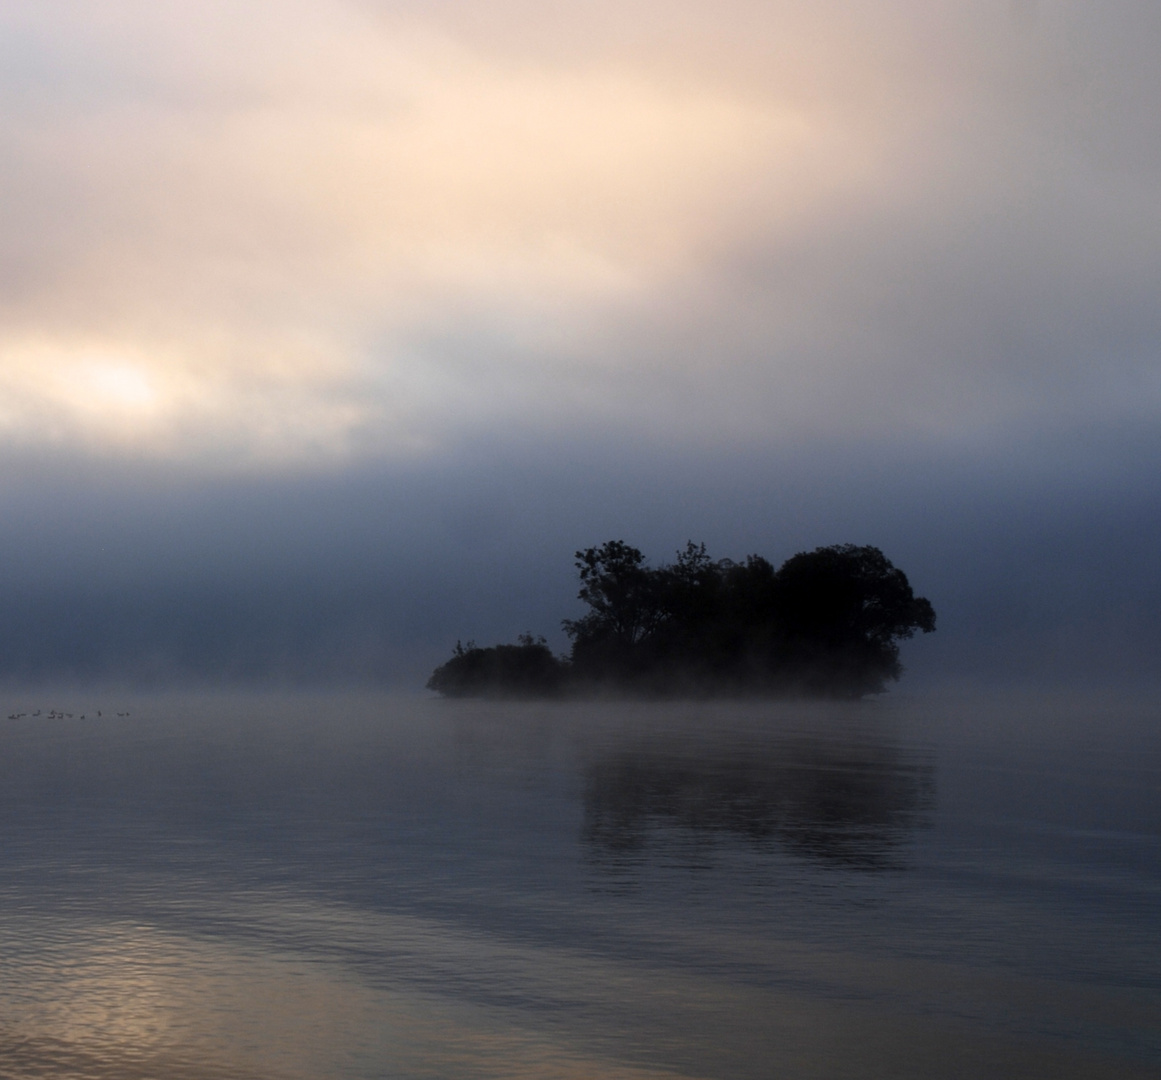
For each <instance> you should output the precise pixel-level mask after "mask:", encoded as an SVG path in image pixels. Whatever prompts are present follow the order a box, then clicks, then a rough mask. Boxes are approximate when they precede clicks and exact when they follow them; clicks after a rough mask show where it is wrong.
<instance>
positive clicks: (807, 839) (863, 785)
mask: <svg viewBox="0 0 1161 1080" xmlns="http://www.w3.org/2000/svg"><path fill="white" fill-rule="evenodd" d="M933 795H934V768H933V766H932V765H931V764H930V762H929V761H927V760H926V759H922V758H920V759H917V758H916V757H915V756H914V755H910V756H908V755H905V754H904V753H903V752H902V751H901V750H900V749H899V748H897V747H893V746H890V745H882V744H875V745H865V744H859V745H844V744H841V743H836V742H830V741H826V740H823V739H810V738H806V737H800V738H797V739H793V740H788V741H785V742H778V743H777V744H775V745H767V746H763V747H750V748H738V747H732V748H731V749H730V750H729V751H724V752H722V753H714V752H713V749H712V748H709V747H700V748H697V747H690V746H682V747H680V748H677V749H672V748H667V747H665V746H664V745H660V744H658V745H653V746H639V747H637V748H636V749H633V750H623V751H620V752H617V753H614V754H609V755H607V756H605V757H602V758H600V759H598V760H596V761H594V762H593V763H592V764H591V765H590V766H589V768H588V769H587V770H586V774H585V793H584V802H585V823H584V841H585V843H586V845H587V846H588V847H589V850H590V853H591V854H592V855H594V856H595V857H596V858H597V860H598V861H602V862H606V863H620V862H623V861H624V860H626V859H627V858H633V857H634V856H636V857H638V858H640V857H643V856H644V855H645V854H646V853H647V850H648V848H649V846H650V844H651V843H655V842H657V841H659V840H662V839H663V838H664V837H665V835H666V834H667V833H668V834H669V836H670V837H673V836H674V834H675V833H676V834H679V835H684V836H685V837H686V838H689V837H701V838H706V839H712V838H714V837H720V838H723V839H724V838H727V837H737V838H741V839H744V840H748V841H750V842H753V843H756V844H758V845H767V844H777V845H779V846H781V847H783V848H786V849H789V850H791V851H792V852H794V853H795V854H797V855H802V856H806V857H808V858H812V859H817V860H821V861H824V862H829V863H834V864H842V865H847V866H854V867H861V868H864V869H879V868H884V867H887V866H890V865H892V864H893V863H894V861H895V857H896V854H897V850H898V848H899V846H900V845H901V844H902V843H903V842H904V841H905V840H906V839H907V837H908V835H909V834H910V833H911V832H912V831H913V830H914V829H915V828H917V827H918V826H920V825H921V824H922V823H923V822H924V819H925V817H926V815H927V812H928V811H929V809H930V807H931V803H932V799H933Z"/></svg>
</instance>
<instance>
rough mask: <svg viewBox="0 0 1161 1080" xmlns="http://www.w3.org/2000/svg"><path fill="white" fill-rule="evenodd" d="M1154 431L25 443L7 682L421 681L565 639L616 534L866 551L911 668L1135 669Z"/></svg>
mask: <svg viewBox="0 0 1161 1080" xmlns="http://www.w3.org/2000/svg"><path fill="white" fill-rule="evenodd" d="M1159 443H1161V440H1159V439H1158V437H1157V435H1156V433H1155V432H1153V431H1152V430H1150V429H1148V428H1147V427H1145V426H1142V428H1141V430H1139V431H1133V430H1129V429H1126V428H1125V427H1124V426H1121V427H1119V428H1118V429H1117V430H1115V431H1113V430H1104V431H1102V430H1095V429H1094V430H1091V431H1087V432H1086V431H1084V430H1079V429H1078V428H1076V427H1075V426H1074V427H1071V428H1070V429H1069V431H1068V432H1067V433H1066V434H1062V435H1061V436H1060V437H1059V438H1053V437H1049V436H1046V435H1044V434H1043V433H1041V434H1040V435H1038V436H1036V437H1032V436H1029V437H1028V439H1027V440H1026V441H1021V439H1020V438H1018V437H1007V438H1005V439H996V440H995V441H994V442H993V443H992V445H990V446H987V447H980V446H977V447H976V448H974V449H965V448H963V447H959V448H957V449H956V450H955V452H952V451H950V450H949V449H948V447H947V446H946V444H943V445H936V444H934V443H933V444H932V445H931V446H917V445H914V444H909V445H907V446H902V445H888V444H883V443H879V444H875V445H871V444H866V443H861V444H857V445H854V444H852V445H842V444H840V443H838V442H836V441H835V440H831V441H829V442H827V443H825V444H822V443H820V444H818V445H814V446H811V445H804V444H797V445H795V446H794V447H786V448H783V449H781V450H780V449H777V448H773V449H772V448H769V447H767V448H765V449H763V450H761V451H757V450H755V451H752V452H746V451H732V452H728V453H727V452H721V451H719V452H716V453H708V452H698V451H696V450H689V449H687V450H683V451H681V452H677V451H672V452H668V453H666V452H662V451H661V450H659V449H657V448H656V446H655V445H654V446H653V447H652V449H644V448H642V447H640V446H632V445H628V444H627V443H625V442H624V441H622V442H621V443H619V444H616V445H613V444H612V443H610V444H607V445H606V446H605V447H604V448H603V449H597V448H596V447H597V445H598V444H597V443H596V442H595V441H594V440H592V439H587V440H584V441H578V442H576V443H573V444H564V445H562V444H556V445H553V446H551V447H550V446H547V445H545V444H543V443H537V444H536V445H516V444H514V443H509V444H506V445H501V444H499V443H492V444H489V445H483V444H480V445H476V446H473V447H467V448H461V449H460V450H459V451H458V452H457V453H456V454H455V455H449V456H447V457H445V458H443V459H442V460H438V461H436V460H430V459H429V460H427V461H425V462H424V463H422V464H412V465H409V466H399V465H396V466H392V467H390V468H387V467H384V466H377V467H374V468H370V467H368V468H366V469H363V470H357V469H356V470H347V471H344V472H341V473H330V474H316V475H314V476H312V477H307V478H304V477H301V476H298V477H293V478H290V477H284V478H270V477H264V478H254V477H249V478H232V479H221V478H219V479H216V480H211V479H207V478H206V477H205V476H200V477H195V476H192V475H190V476H178V475H175V474H173V473H172V472H164V471H159V470H155V471H149V470H144V469H136V470H134V469H124V468H110V467H108V466H105V467H99V466H98V465H96V464H93V463H91V462H90V463H88V464H85V465H79V466H78V465H75V464H68V463H61V462H49V461H43V460H42V461H40V462H31V461H24V462H21V463H19V465H20V467H19V468H13V469H10V471H9V477H8V481H7V483H6V485H5V487H4V489H3V492H2V495H0V498H2V502H3V507H4V514H3V519H2V524H0V614H2V619H0V676H2V677H3V678H4V680H5V681H7V682H9V683H10V684H26V683H45V682H62V681H67V682H92V681H106V680H108V681H117V682H124V681H128V682H133V683H143V684H164V683H169V682H174V683H187V684H188V683H202V682H237V681H242V682H259V683H261V682H277V683H288V682H289V683H303V684H309V683H334V682H362V681H371V682H376V683H382V684H387V685H391V686H396V687H400V688H411V689H418V688H419V687H421V686H422V684H423V680H424V679H425V678H426V676H427V674H428V673H429V672H430V670H431V669H432V668H433V667H434V666H435V665H436V664H437V663H440V662H442V661H443V660H444V659H446V658H447V656H448V654H449V652H450V649H451V647H452V645H453V644H454V643H455V641H456V639H457V638H462V639H464V640H465V641H466V640H468V639H475V640H476V641H478V642H479V643H481V644H486V643H495V642H498V641H511V640H513V639H514V638H515V636H516V634H518V633H520V632H521V631H524V630H531V631H533V632H543V633H545V634H547V635H548V637H549V640H550V643H551V644H553V645H554V646H555V647H557V648H563V647H564V645H565V641H564V638H563V635H562V634H561V632H560V619H561V618H563V617H568V616H575V615H576V614H578V612H579V608H580V605H579V604H578V602H577V601H576V600H575V592H576V582H575V574H574V570H573V566H572V553H573V551H574V550H575V549H576V548H578V547H581V546H586V545H590V544H595V543H599V542H601V541H603V540H605V539H610V538H623V539H626V540H628V541H630V542H631V543H634V544H636V545H637V546H639V547H641V548H642V549H643V550H645V551H646V553H647V554H649V555H650V556H651V558H652V559H654V560H655V561H668V560H669V559H670V558H671V557H672V555H673V553H674V551H675V549H676V548H678V547H679V546H682V545H683V544H684V543H685V541H686V540H687V539H694V540H704V541H705V542H706V544H707V545H708V547H709V551H710V554H711V555H713V556H715V557H723V556H730V557H735V558H738V557H742V556H744V555H746V554H748V553H751V552H758V553H761V554H764V555H766V556H767V557H769V558H770V559H771V560H772V561H775V562H779V561H781V560H782V559H784V558H786V557H788V556H789V555H791V554H793V553H795V552H796V551H800V550H805V549H810V548H813V547H815V546H819V545H822V544H829V543H839V542H852V543H856V544H873V545H877V546H879V547H881V548H882V549H883V550H884V552H885V553H886V554H887V555H888V556H889V557H890V558H891V559H892V560H893V561H894V562H895V563H896V564H897V565H898V566H900V567H901V568H903V569H904V570H905V571H906V572H907V573H908V575H909V577H910V578H911V581H912V584H913V585H914V587H915V589H916V591H917V592H918V593H920V594H922V595H925V596H928V597H929V598H930V599H931V600H932V602H933V604H934V605H935V607H936V610H937V612H938V614H939V631H938V633H936V634H935V635H932V636H930V637H925V638H922V639H917V640H915V641H912V642H909V643H907V644H906V645H905V647H904V653H903V660H904V664H905V666H906V667H907V669H908V675H906V676H905V682H904V685H905V686H913V687H920V686H924V685H930V684H932V683H938V682H942V681H947V680H962V679H968V680H977V679H982V680H999V681H1004V682H1010V681H1022V680H1053V681H1056V680H1070V679H1082V680H1096V681H1102V682H1105V681H1110V680H1118V681H1125V680H1130V681H1133V680H1142V679H1147V678H1149V677H1151V675H1152V673H1153V669H1154V668H1155V667H1156V664H1155V657H1156V655H1157V652H1158V648H1159V647H1161V615H1159V614H1158V612H1159V610H1161V569H1159V567H1158V562H1157V559H1156V551H1157V538H1158V535H1159V530H1161V483H1159V482H1158V479H1157V475H1158V474H1157V472H1156V470H1155V469H1154V468H1153V467H1152V466H1153V463H1154V462H1156V461H1157V460H1158V456H1159V454H1158V451H1159V450H1161V445H1159Z"/></svg>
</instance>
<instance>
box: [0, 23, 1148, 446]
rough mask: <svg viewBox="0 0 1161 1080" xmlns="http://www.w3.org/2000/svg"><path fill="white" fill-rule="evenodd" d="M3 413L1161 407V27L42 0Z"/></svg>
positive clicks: (16, 188)
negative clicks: (1158, 47)
mask: <svg viewBox="0 0 1161 1080" xmlns="http://www.w3.org/2000/svg"><path fill="white" fill-rule="evenodd" d="M0 32H2V34H3V38H4V40H5V41H6V42H7V43H8V44H7V54H8V56H7V60H8V61H10V62H6V63H5V65H4V71H5V74H4V75H3V76H2V77H0V100H3V102H4V110H3V116H4V119H3V121H0V161H2V162H3V165H4V168H3V175H4V176H5V177H6V179H5V180H4V181H3V185H2V186H3V196H4V197H3V200H2V202H0V206H2V207H3V209H2V210H0V217H2V224H3V228H2V230H0V235H3V237H4V240H3V241H2V243H0V313H2V316H3V324H2V327H0V395H2V403H3V404H2V407H0V438H3V439H5V440H7V442H8V443H9V445H10V446H24V447H29V446H31V447H37V446H46V445H47V446H54V447H58V448H65V449H67V450H70V451H72V452H77V453H81V454H96V455H98V456H107V455H109V454H114V455H120V456H126V455H127V456H130V457H146V458H161V459H164V460H175V461H183V462H193V463H198V462H201V463H210V464H215V465H229V466H235V465H238V464H243V465H253V464H257V465H259V466H271V465H279V466H285V465H287V464H289V465H290V466H293V467H297V466H302V465H304V464H311V463H317V462H319V461H329V462H333V461H343V460H349V459H351V458H366V457H372V458H374V457H387V458H392V457H400V456H414V455H417V454H418V455H423V454H429V453H433V452H436V451H438V450H439V449H440V448H446V447H447V446H449V445H452V444H454V443H456V442H457V440H459V441H462V440H465V439H470V438H473V437H476V436H479V435H480V434H481V433H484V432H489V431H492V432H509V431H514V430H521V431H528V432H533V433H536V432H539V433H541V435H542V436H543V437H547V438H551V437H552V435H553V433H554V432H558V431H560V429H561V428H562V427H566V428H569V429H570V430H573V431H574V432H584V431H588V432H590V433H591V434H592V435H593V436H594V437H604V434H605V433H608V432H610V431H616V432H621V433H625V432H636V433H638V434H640V435H643V436H644V437H647V438H651V439H654V440H657V441H659V442H661V443H665V442H684V443H689V442H691V441H692V442H701V443H706V444H714V445H721V444H725V445H731V446H736V445H739V444H755V443H757V444H763V443H770V442H778V441H785V440H792V441H793V440H796V439H817V438H819V437H825V436H826V435H827V434H828V433H850V432H851V431H852V430H854V431H859V432H862V433H864V434H868V435H875V434H881V433H884V432H894V433H897V434H899V435H900V436H901V437H909V436H910V435H917V436H922V437H923V438H929V437H932V436H933V435H935V436H938V437H941V438H947V439H952V440H956V439H959V440H968V441H971V440H981V439H983V440H987V439H990V438H993V437H995V433H996V432H997V430H1007V429H1013V428H1026V427H1027V426H1029V425H1032V426H1036V425H1040V424H1049V425H1059V424H1060V423H1061V422H1062V421H1067V418H1068V417H1069V416H1073V415H1077V416H1086V417H1089V418H1091V417H1092V416H1093V415H1094V414H1099V415H1101V416H1105V417H1108V418H1110V422H1112V421H1115V420H1116V419H1117V418H1118V417H1122V416H1124V417H1129V418H1134V419H1141V418H1145V419H1149V418H1153V417H1155V416H1156V414H1157V411H1158V407H1159V405H1161V385H1159V378H1158V376H1157V374H1156V372H1157V365H1156V362H1155V361H1156V355H1157V348H1158V345H1159V343H1161V322H1159V317H1158V315H1157V314H1156V304H1155V295H1156V288H1157V285H1158V283H1159V279H1161V265H1159V263H1158V256H1157V254H1156V252H1157V251H1159V250H1161V245H1159V243H1158V241H1161V235H1159V231H1161V221H1159V220H1158V219H1157V215H1156V213H1155V210H1154V207H1155V206H1156V205H1158V196H1159V195H1161V192H1159V191H1158V183H1159V175H1161V174H1159V173H1158V170H1157V166H1158V164H1159V163H1161V140H1159V139H1158V138H1156V137H1155V136H1154V135H1153V134H1152V131H1153V125H1152V123H1151V121H1150V120H1149V115H1150V114H1149V111H1148V110H1149V109H1150V108H1151V104H1150V103H1151V102H1154V101H1155V100H1156V98H1157V94H1158V92H1159V91H1161V86H1158V85H1157V82H1158V78H1159V77H1158V76H1157V75H1156V73H1155V70H1154V69H1155V64H1154V63H1153V59H1152V58H1153V56H1154V55H1155V54H1154V50H1153V48H1152V45H1155V44H1156V43H1157V42H1158V40H1159V39H1161V26H1159V25H1158V19H1157V17H1156V16H1155V15H1153V14H1151V12H1150V11H1149V10H1148V9H1147V8H1146V7H1145V6H1143V5H1140V4H1137V3H1130V2H1127V0H1126V2H1118V3H1113V4H1111V5H1110V6H1109V7H1107V8H1102V14H1101V18H1100V19H1099V20H1098V19H1096V18H1095V17H1093V16H1092V15H1091V14H1090V13H1089V12H1088V11H1087V10H1086V9H1085V8H1084V6H1083V5H1081V4H1079V3H1073V2H1069V0H1059V2H1056V3H1042V4H1039V5H1037V6H1035V11H1033V10H1032V7H1031V6H1029V5H1024V6H1023V7H1021V8H1020V9H1019V10H1016V9H1014V8H1012V7H1011V6H1010V5H1007V4H1005V3H1001V2H1000V0H996V2H995V3H994V4H978V5H977V4H973V5H968V4H964V3H951V2H944V3H937V4H930V3H928V4H923V5H920V4H917V3H911V2H897V3H886V2H885V3H883V4H880V5H874V6H872V7H868V6H867V5H856V4H843V3H840V4H836V5H827V6H826V8H825V10H821V9H814V8H811V9H809V10H807V9H805V8H804V7H803V6H802V5H800V4H796V3H791V2H789V0H784V2H776V3H764V4H755V3H747V2H741V0H737V2H734V3H729V4H726V5H725V6H723V7H721V8H720V9H719V8H715V9H714V13H713V17H712V18H711V17H710V15H709V13H708V9H707V8H706V6H705V5H702V4H695V3H692V2H689V3H685V2H675V3H673V4H671V5H666V6H665V8H664V9H662V8H660V7H659V6H657V5H654V4H650V3H644V2H641V3H635V4H629V5H618V6H616V7H614V6H612V5H606V4H603V3H596V4H591V5H585V6H584V8H583V10H577V9H576V8H575V5H574V6H570V7H564V6H559V5H535V6H533V5H529V4H525V3H518V2H516V0H508V2H504V3H496V4H490V5H486V6H485V5H481V4H456V5H450V4H442V5H441V4H429V5H422V6H420V5H409V4H403V3H397V4H391V5H387V4H373V3H365V4H353V3H352V4H341V3H333V2H330V3H324V2H322V0H293V2H290V3H279V4H277V5H275V4H273V3H270V2H267V0H260V2H257V3H253V4H247V5H246V6H245V8H244V9H238V8H237V6H236V5H226V4H224V3H215V2H207V3H200V4H197V5H193V4H185V3H179V4H170V5H146V4H144V3H143V2H139V0H122V2H117V3H111V4H106V5H100V6H97V7H94V6H92V5H82V4H74V3H64V2H61V3H48V4H35V5H33V4H31V3H27V4H25V3H16V4H10V5H6V7H5V12H4V14H3V15H2V16H0Z"/></svg>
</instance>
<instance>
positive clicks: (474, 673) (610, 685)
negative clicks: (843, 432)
mask: <svg viewBox="0 0 1161 1080" xmlns="http://www.w3.org/2000/svg"><path fill="white" fill-rule="evenodd" d="M576 568H577V572H578V574H579V577H580V583H581V587H580V591H579V592H578V593H577V597H578V599H580V600H582V601H583V602H584V603H585V604H586V605H588V609H589V610H588V611H587V612H586V613H585V614H584V615H582V616H581V617H580V618H579V619H566V620H564V623H563V625H564V629H565V632H566V633H567V634H568V636H569V638H570V639H571V641H572V649H571V653H570V655H569V657H568V659H567V660H558V659H556V658H555V657H553V656H552V654H551V653H550V652H549V650H548V648H547V645H546V644H545V642H544V639H543V638H540V639H538V640H533V639H532V638H531V637H530V636H529V635H524V636H523V637H521V638H520V639H519V644H517V645H498V646H494V647H492V648H490V649H479V648H476V647H475V646H474V645H471V644H469V646H468V648H467V649H464V648H463V647H462V646H459V645H457V646H456V653H455V655H454V656H453V657H452V659H451V660H449V661H448V663H447V664H444V665H443V666H442V667H440V668H437V669H436V671H435V673H434V674H433V675H432V677H431V680H430V681H429V682H428V687H429V688H430V689H433V690H437V691H439V692H440V693H442V694H444V695H445V696H468V695H481V694H494V695H520V696H545V695H548V694H554V693H559V692H562V691H565V690H571V691H573V692H593V691H596V690H605V691H608V690H611V691H615V692H623V693H634V694H654V695H656V694H661V695H677V694H694V695H704V694H754V693H759V694H768V695H806V696H814V697H819V696H825V697H851V698H857V697H862V696H863V695H865V694H869V693H881V692H882V691H883V690H884V689H885V686H886V684H887V683H888V682H890V681H893V680H896V679H898V678H899V677H900V675H901V674H902V670H903V669H902V665H901V664H900V662H899V642H900V641H902V640H905V639H907V638H910V637H912V636H913V635H914V634H915V632H916V631H922V632H924V633H930V632H931V631H933V630H934V629H935V611H934V609H933V608H932V606H931V604H930V602H929V601H927V600H926V599H924V598H923V597H917V596H915V594H914V592H913V591H912V589H911V585H910V583H909V582H908V580H907V576H906V575H905V574H904V573H903V571H902V570H899V569H898V568H897V567H895V566H894V565H892V563H891V562H890V561H889V560H888V559H887V557H886V556H885V555H884V554H883V553H882V552H881V551H880V550H879V549H878V548H875V547H859V546H856V545H854V544H839V545H834V546H831V547H822V548H817V549H815V550H814V551H810V552H800V553H799V554H797V555H795V556H793V557H792V558H790V559H788V560H787V561H786V562H785V563H784V564H783V565H782V567H781V568H780V569H778V570H775V569H774V567H773V565H772V564H771V563H770V562H768V561H767V560H766V559H764V558H762V557H761V556H758V555H751V556H749V557H748V558H747V559H746V560H745V561H744V562H741V563H735V562H733V561H731V560H729V559H722V560H720V561H717V562H715V561H713V560H712V559H710V557H709V556H708V555H707V554H706V549H705V545H704V544H694V543H692V542H690V543H689V544H687V545H686V547H685V550H684V551H681V552H678V554H677V558H676V561H675V562H673V563H672V564H670V565H667V566H661V567H657V568H652V567H650V566H649V565H648V564H647V563H646V560H645V556H644V555H643V554H642V553H641V551H640V550H639V549H637V548H635V547H632V546H630V545H629V544H626V543H625V542H624V541H623V540H609V541H606V542H605V543H604V544H602V545H601V546H600V547H591V548H586V549H584V550H582V551H578V552H577V553H576Z"/></svg>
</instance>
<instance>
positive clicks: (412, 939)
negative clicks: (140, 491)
mask: <svg viewBox="0 0 1161 1080" xmlns="http://www.w3.org/2000/svg"><path fill="white" fill-rule="evenodd" d="M36 709H40V711H41V715H40V716H38V717H31V716H26V717H23V718H19V719H9V720H0V777H2V783H0V852H2V860H0V1076H2V1077H66V1076H67V1077H85V1078H94V1080H102V1078H109V1080H112V1078H117V1080H133V1078H145V1077H156V1078H158V1080H161V1078H167V1080H187V1078H188V1080H193V1078H226V1077H230V1078H238V1080H245V1078H250V1077H255V1078H257V1077H266V1078H283V1077H286V1078H291V1077H294V1078H299V1077H311V1078H324V1077H325V1078H348V1077H349V1078H365V1077H367V1078H369V1077H441V1078H442V1077H448V1078H459V1077H465V1078H468V1077H470V1078H486V1077H517V1078H520V1077H529V1078H531V1077H537V1078H541V1077H551V1078H581V1077H586V1078H587V1077H626V1078H628V1077H631V1078H646V1077H655V1078H660V1077H690V1078H694V1077H697V1078H709V1077H715V1078H717V1077H721V1078H733V1077H737V1078H750V1077H755V1078H756V1077H762V1078H767V1077H827V1078H833V1077H860V1078H862V1077H916V1078H918V1077H923V1078H931V1077H1074V1076H1075V1077H1105V1076H1108V1077H1118V1078H1126V1077H1145V1076H1149V1077H1161V709H1159V708H1157V707H1154V706H1152V705H1150V704H1149V703H1140V702H1135V703H1134V702H1129V703H1126V702H1123V701H1122V702H1109V701H1101V700H1099V699H1096V698H1088V699H1077V698H1069V697H1060V698H1059V699H1048V698H1045V697H1042V696H1036V695H1024V696H1022V697H1012V696H1009V697H1001V696H994V697H991V698H980V699H977V700H969V699H967V698H960V699H955V700H950V699H941V700H936V699H930V700H924V699H922V698H907V697H905V696H892V697H891V698H884V699H883V700H880V701H876V702H868V703H863V704H857V705H813V706H802V705H791V704H782V705H768V704H765V705H756V704H736V703H735V704H717V703H700V704H681V705H673V704H669V705H660V704H649V705H645V704H641V705H629V706H625V705H578V704H557V705H540V704H516V705H512V704H500V703H485V704H481V703H468V702H441V701H428V700H423V699H409V698H392V697H385V696H357V695H346V696H340V695H331V696H325V695H309V696H304V695H297V696H285V697H278V696H259V695H253V696H199V697H193V696H190V697H176V696H174V697H157V698H152V699H144V698H139V699H131V698H128V697H125V696H120V697H118V696H116V695H110V694H105V695H88V696H87V697H84V698H82V697H80V696H77V695H75V694H74V695H72V696H67V695H61V696H60V697H59V698H55V699H54V698H52V697H51V695H47V694H44V693H38V694H36V695H27V696H19V695H10V700H9V702H8V706H7V710H6V713H5V715H7V713H8V712H12V713H18V712H29V713H31V712H33V711H35V710H36ZM50 709H53V710H64V711H66V712H72V713H73V714H74V716H73V717H72V718H71V719H70V718H68V717H64V718H58V717H56V716H53V717H50V716H49V715H48V714H49V711H50ZM97 709H101V710H102V713H103V716H102V717H101V718H100V719H98V718H96V716H95V711H96V710H97ZM118 711H127V712H129V715H128V716H121V717H118V716H116V715H114V714H115V713H116V712H118ZM82 712H84V713H85V719H84V720H82V719H80V714H81V713H82Z"/></svg>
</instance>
